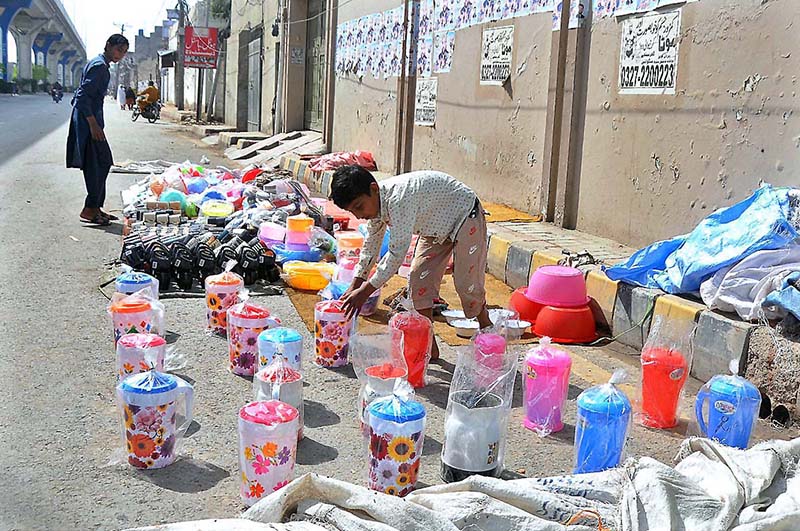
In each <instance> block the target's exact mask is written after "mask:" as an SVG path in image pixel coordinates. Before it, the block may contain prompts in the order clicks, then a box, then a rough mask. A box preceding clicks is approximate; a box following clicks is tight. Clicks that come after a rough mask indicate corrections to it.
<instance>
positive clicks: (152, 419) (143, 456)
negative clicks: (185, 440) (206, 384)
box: [117, 370, 194, 469]
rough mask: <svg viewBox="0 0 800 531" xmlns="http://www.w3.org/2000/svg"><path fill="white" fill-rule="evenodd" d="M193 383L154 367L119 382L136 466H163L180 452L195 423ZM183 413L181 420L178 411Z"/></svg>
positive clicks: (126, 436) (131, 460)
mask: <svg viewBox="0 0 800 531" xmlns="http://www.w3.org/2000/svg"><path fill="white" fill-rule="evenodd" d="M193 399H194V389H193V388H192V386H191V385H190V384H189V383H188V382H186V381H184V380H182V379H180V378H178V377H177V376H173V375H171V374H166V373H162V372H158V371H156V370H151V371H147V372H143V373H141V374H136V375H134V376H131V377H129V378H126V379H125V380H123V381H121V382H120V383H119V384H117V401H118V403H119V407H120V410H121V414H122V415H121V416H122V422H123V425H124V426H123V434H124V435H123V444H124V448H125V449H126V452H127V461H128V463H129V464H130V465H131V466H133V467H135V468H148V469H151V468H163V467H165V466H168V465H171V464H172V463H173V462H174V461H175V458H176V456H177V453H178V442H179V440H180V439H181V438H182V437H183V436H184V435H185V434H186V430H187V429H188V428H189V424H191V423H192V402H193ZM179 412H182V413H183V415H182V419H181V422H179V417H178V413H179Z"/></svg>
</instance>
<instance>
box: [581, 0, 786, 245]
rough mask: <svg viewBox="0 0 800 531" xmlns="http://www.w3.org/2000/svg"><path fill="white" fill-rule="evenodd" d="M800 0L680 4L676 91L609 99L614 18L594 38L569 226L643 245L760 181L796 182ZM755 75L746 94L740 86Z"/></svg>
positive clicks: (614, 72) (613, 87) (683, 227)
mask: <svg viewBox="0 0 800 531" xmlns="http://www.w3.org/2000/svg"><path fill="white" fill-rule="evenodd" d="M798 23H800V2H798V1H797V0H771V1H768V2H764V1H762V0H700V1H699V2H696V3H690V4H687V5H686V6H685V7H684V8H683V12H682V20H681V34H682V35H681V40H680V44H679V53H680V55H679V59H678V61H679V62H678V74H677V90H676V92H677V94H676V95H675V96H632V95H625V96H621V95H618V94H617V76H618V63H619V57H618V56H619V48H620V33H619V26H618V24H617V22H616V21H615V20H603V21H600V22H599V23H597V24H595V26H594V27H593V31H592V42H591V62H590V67H589V68H590V69H589V96H588V102H587V117H586V130H585V137H584V145H583V164H582V167H583V169H582V175H581V185H580V191H581V193H580V203H579V212H578V227H577V228H578V229H580V230H584V231H587V232H591V233H594V234H600V235H603V236H607V237H610V238H613V239H616V240H618V241H621V242H623V243H627V244H632V245H637V246H638V245H643V244H647V243H650V242H651V241H653V240H657V239H661V238H666V237H670V236H674V235H676V234H679V233H682V232H686V231H689V230H691V229H692V228H693V227H694V226H695V225H696V224H697V222H698V221H699V220H700V219H702V218H703V217H705V216H707V215H708V214H710V213H711V212H712V211H713V210H714V209H715V208H718V207H723V206H727V205H731V204H733V203H735V202H737V201H740V200H742V199H744V198H745V197H746V196H747V195H749V194H750V192H751V191H752V190H753V189H754V188H755V187H757V186H758V184H759V181H760V179H764V180H765V181H767V182H770V183H773V184H776V185H794V186H797V184H798V170H800V162H799V161H800V149H799V148H800V136H799V135H800V105H799V103H800V99H798V95H797V92H796V91H797V90H798V88H799V87H798V84H797V80H798V76H800V27H798ZM753 75H760V76H763V77H764V79H762V80H761V81H760V82H758V84H757V85H756V86H755V88H754V89H753V90H752V92H748V91H745V90H743V85H744V81H745V79H747V78H748V77H749V76H753Z"/></svg>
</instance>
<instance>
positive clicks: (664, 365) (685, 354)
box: [638, 316, 695, 429]
mask: <svg viewBox="0 0 800 531" xmlns="http://www.w3.org/2000/svg"><path fill="white" fill-rule="evenodd" d="M694 329H695V324H694V322H692V323H691V325H690V326H688V327H686V328H685V329H682V328H681V327H676V326H674V323H671V324H670V326H665V324H664V319H662V318H661V317H660V316H659V317H656V318H655V319H654V320H653V324H652V326H651V327H650V334H649V335H648V336H647V342H646V343H645V345H644V348H643V349H642V355H641V364H642V378H641V380H640V385H641V388H640V390H639V393H638V395H639V396H640V397H641V402H640V412H639V418H640V420H641V423H642V424H643V425H645V426H647V427H649V428H659V429H668V428H673V427H675V426H676V425H677V424H678V407H679V405H680V402H681V397H682V396H683V388H684V384H685V383H686V378H687V377H688V376H689V367H691V366H692V336H693V334H694Z"/></svg>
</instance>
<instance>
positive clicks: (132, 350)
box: [117, 334, 167, 381]
mask: <svg viewBox="0 0 800 531" xmlns="http://www.w3.org/2000/svg"><path fill="white" fill-rule="evenodd" d="M166 351H167V342H166V341H165V340H164V338H163V337H161V336H157V335H155V334H125V335H124V336H122V337H121V338H120V339H119V341H117V380H118V381H119V380H124V379H125V378H127V377H129V376H132V375H134V374H139V373H142V372H147V371H149V370H151V369H155V370H157V371H159V372H164V358H165V357H166Z"/></svg>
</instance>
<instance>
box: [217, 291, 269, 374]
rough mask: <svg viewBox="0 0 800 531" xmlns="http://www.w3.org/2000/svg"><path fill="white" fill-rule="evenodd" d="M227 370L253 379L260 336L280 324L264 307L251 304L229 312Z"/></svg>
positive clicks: (239, 305)
mask: <svg viewBox="0 0 800 531" xmlns="http://www.w3.org/2000/svg"><path fill="white" fill-rule="evenodd" d="M227 315H228V316H227V320H228V357H229V364H228V369H229V370H230V371H231V372H232V373H233V374H238V375H239V376H253V374H255V372H256V367H257V366H258V336H259V334H261V332H263V331H264V330H267V329H268V328H275V327H278V326H280V324H281V320H280V319H279V318H278V317H277V316H275V315H272V314H271V313H270V311H269V310H268V309H267V308H265V307H264V306H261V305H258V304H255V303H253V302H250V301H244V302H240V303H238V304H234V305H233V306H231V307H230V308H228V312H227Z"/></svg>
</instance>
